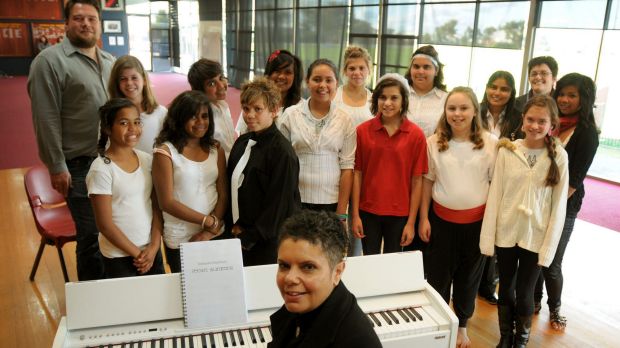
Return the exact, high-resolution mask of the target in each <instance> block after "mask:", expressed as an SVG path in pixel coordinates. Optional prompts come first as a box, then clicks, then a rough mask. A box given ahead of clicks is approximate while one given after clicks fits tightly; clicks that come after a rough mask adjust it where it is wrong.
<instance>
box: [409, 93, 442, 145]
mask: <svg viewBox="0 0 620 348" xmlns="http://www.w3.org/2000/svg"><path fill="white" fill-rule="evenodd" d="M447 97H448V93H446V92H444V91H442V90H440V89H438V88H433V89H432V90H431V91H430V92H428V93H426V94H425V95H418V94H417V93H416V91H415V90H414V89H413V88H411V92H410V94H409V110H408V112H407V118H409V120H410V121H411V122H413V123H415V124H417V125H418V126H419V127H420V128H422V130H423V131H424V136H426V137H427V138H428V137H429V136H431V135H432V134H433V133H435V128H437V122H439V118H440V117H441V114H442V113H443V108H444V104H445V103H446V98H447Z"/></svg>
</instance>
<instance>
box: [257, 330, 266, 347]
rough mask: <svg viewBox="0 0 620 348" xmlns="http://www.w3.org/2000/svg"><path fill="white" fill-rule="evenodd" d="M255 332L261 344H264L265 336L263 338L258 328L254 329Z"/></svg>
mask: <svg viewBox="0 0 620 348" xmlns="http://www.w3.org/2000/svg"><path fill="white" fill-rule="evenodd" d="M256 332H258V339H259V340H260V341H261V343H265V336H263V332H262V331H261V329H260V327H258V328H256Z"/></svg>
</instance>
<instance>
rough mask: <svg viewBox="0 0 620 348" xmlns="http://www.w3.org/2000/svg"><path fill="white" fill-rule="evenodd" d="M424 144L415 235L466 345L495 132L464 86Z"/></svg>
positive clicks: (460, 342) (459, 337) (451, 95)
mask: <svg viewBox="0 0 620 348" xmlns="http://www.w3.org/2000/svg"><path fill="white" fill-rule="evenodd" d="M427 145H428V146H427V151H428V174H426V175H425V176H424V183H423V188H422V202H421V205H420V228H419V234H420V238H421V239H422V240H423V241H424V242H427V243H429V244H428V248H427V249H426V259H425V261H426V267H425V268H426V271H427V280H428V283H429V284H430V285H432V286H433V287H434V288H435V290H437V292H439V294H440V295H441V296H442V297H443V299H444V300H445V301H446V303H450V299H451V298H452V302H453V307H454V312H455V313H456V316H457V317H458V318H459V330H458V334H457V347H469V346H470V345H471V343H470V340H469V337H468V336H467V320H468V319H469V318H471V316H472V315H473V313H474V307H475V301H476V293H477V289H478V284H479V282H480V278H481V277H482V271H483V268H484V263H483V262H484V258H483V257H482V254H481V253H480V249H479V247H478V244H479V243H480V227H481V225H482V217H483V215H484V209H485V203H486V201H487V195H488V192H489V186H490V182H491V177H492V175H493V168H494V165H495V152H496V145H497V137H496V136H495V135H493V134H491V133H489V132H488V131H486V130H485V129H484V128H483V127H482V120H481V119H480V106H479V105H478V100H477V98H476V95H475V94H474V92H473V91H472V90H471V89H470V88H469V87H456V88H454V89H453V90H452V91H451V92H450V93H449V94H448V97H447V99H446V103H445V107H444V112H443V113H442V115H441V117H440V118H439V122H438V124H437V131H436V132H435V134H433V135H431V136H430V137H428V139H427ZM431 198H432V206H431ZM450 289H452V294H451V293H450V292H451V291H450Z"/></svg>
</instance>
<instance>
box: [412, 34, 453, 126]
mask: <svg viewBox="0 0 620 348" xmlns="http://www.w3.org/2000/svg"><path fill="white" fill-rule="evenodd" d="M405 78H406V79H407V81H409V85H410V86H411V96H410V97H409V101H410V102H409V113H408V114H407V117H408V118H409V120H411V121H412V122H413V123H415V124H417V125H418V126H419V127H420V128H422V130H423V131H424V135H425V136H427V137H429V136H431V135H432V134H433V133H435V127H436V126H437V121H439V117H441V113H442V112H443V106H444V103H445V101H446V96H447V95H448V93H447V92H446V85H445V84H444V83H443V64H442V63H441V62H440V61H439V54H438V53H437V51H436V50H435V48H434V47H433V46H431V45H428V46H422V47H420V48H418V49H417V50H416V51H415V52H413V55H412V56H411V64H410V65H409V70H408V71H407V73H406V74H405Z"/></svg>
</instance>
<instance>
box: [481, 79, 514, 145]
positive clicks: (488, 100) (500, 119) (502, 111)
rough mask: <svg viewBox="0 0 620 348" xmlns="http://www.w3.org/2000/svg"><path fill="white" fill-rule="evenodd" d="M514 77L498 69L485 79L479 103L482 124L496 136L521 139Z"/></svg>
mask: <svg viewBox="0 0 620 348" xmlns="http://www.w3.org/2000/svg"><path fill="white" fill-rule="evenodd" d="M516 94H517V90H516V89H515V79H514V77H513V76H512V74H511V73H509V72H508V71H503V70H498V71H496V72H494V73H493V74H491V76H490V77H489V80H488V81H487V85H486V89H485V91H484V96H483V97H482V102H481V103H480V116H481V117H482V126H483V127H484V128H485V129H486V130H488V131H489V132H491V133H493V134H495V135H496V136H497V137H498V138H508V139H510V140H515V139H523V137H524V134H523V132H521V115H520V114H519V112H518V111H517V110H516V108H515V99H516Z"/></svg>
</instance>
